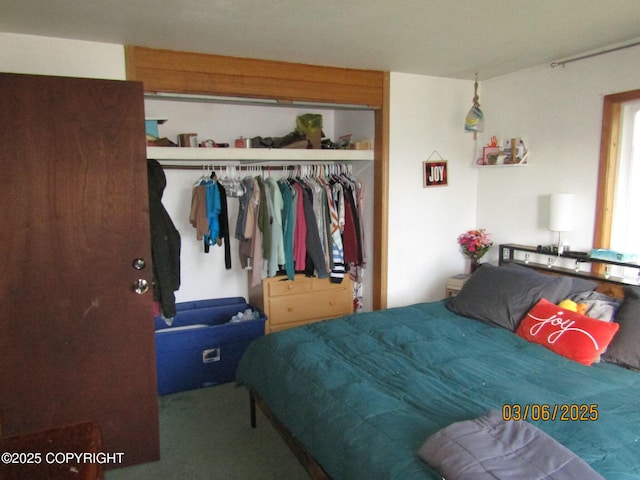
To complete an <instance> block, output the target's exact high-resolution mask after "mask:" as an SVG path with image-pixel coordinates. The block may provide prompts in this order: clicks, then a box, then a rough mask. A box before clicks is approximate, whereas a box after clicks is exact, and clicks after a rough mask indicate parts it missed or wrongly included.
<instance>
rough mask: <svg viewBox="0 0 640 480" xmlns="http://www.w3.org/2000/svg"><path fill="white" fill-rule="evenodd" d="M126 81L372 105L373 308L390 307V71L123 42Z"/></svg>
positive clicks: (176, 89) (160, 88) (148, 88)
mask: <svg viewBox="0 0 640 480" xmlns="http://www.w3.org/2000/svg"><path fill="white" fill-rule="evenodd" d="M125 62H126V71H127V80H134V81H140V82H142V83H143V87H144V90H145V92H166V93H187V94H205V95H220V96H232V97H245V98H262V99H275V100H279V101H283V102H292V101H302V102H321V103H330V104H336V105H337V106H338V105H340V104H342V105H362V106H366V107H368V108H371V109H373V110H374V116H375V118H374V125H375V141H374V192H373V194H374V212H373V218H374V220H373V235H374V238H373V249H374V251H373V255H372V256H373V285H372V289H373V299H372V300H373V309H374V310H379V309H383V308H386V307H387V261H388V253H387V249H388V206H389V201H388V195H389V73H388V72H382V71H376V70H356V69H348V68H337V67H323V66H317V65H304V64H297V63H288V62H276V61H270V60H257V59H248V58H237V57H225V56H220V55H209V54H202V53H192V52H178V51H172V50H159V49H151V48H146V47H138V46H130V45H127V46H125Z"/></svg>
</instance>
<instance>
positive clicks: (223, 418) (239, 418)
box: [105, 383, 309, 480]
mask: <svg viewBox="0 0 640 480" xmlns="http://www.w3.org/2000/svg"><path fill="white" fill-rule="evenodd" d="M159 406H160V454H161V459H160V461H158V462H150V463H145V464H142V465H134V466H132V467H126V468H119V469H113V470H108V471H107V472H106V475H105V477H106V480H134V479H135V480H147V479H169V480H181V479H189V480H246V479H251V480H254V479H255V480H271V479H274V480H276V479H277V480H281V479H287V480H308V479H309V476H308V475H307V473H306V471H305V470H304V468H302V466H301V465H300V464H299V463H298V461H297V460H296V458H295V457H294V456H293V454H292V453H291V452H290V450H289V448H288V447H287V446H286V444H285V443H284V441H283V440H282V439H281V438H280V435H279V434H278V432H277V431H276V430H275V429H274V428H273V427H272V426H271V423H270V422H269V420H267V419H266V418H265V417H264V415H262V412H260V410H259V409H257V410H258V417H257V420H258V426H257V428H256V429H252V428H251V425H250V423H249V395H248V393H247V391H246V390H245V389H244V388H237V387H236V386H235V384H234V383H227V384H224V385H218V386H215V387H209V388H202V389H199V390H191V391H188V392H180V393H174V394H171V395H164V396H162V397H160V398H159Z"/></svg>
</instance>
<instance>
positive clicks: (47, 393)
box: [0, 74, 159, 468]
mask: <svg viewBox="0 0 640 480" xmlns="http://www.w3.org/2000/svg"><path fill="white" fill-rule="evenodd" d="M144 130H145V128H144V105H143V91H142V85H141V84H139V83H134V82H121V81H107V80H92V79H72V78H62V77H44V76H32V75H13V74H0V218H1V219H2V221H1V228H0V295H1V297H0V298H1V300H2V308H1V309H0V421H1V422H2V431H3V434H5V435H12V434H18V433H23V432H30V431H35V430H39V429H43V428H49V427H52V426H60V425H65V424H70V423H74V422H79V421H95V422H97V423H98V424H99V425H100V427H101V429H102V435H103V445H104V450H105V452H113V453H116V452H118V453H120V452H121V453H124V456H123V460H124V462H123V464H134V463H140V462H144V461H149V460H155V459H157V458H158V457H159V436H158V404H157V390H156V374H155V346H154V337H153V322H152V294H151V292H150V291H149V292H147V293H145V294H136V293H134V292H133V290H132V285H133V283H134V282H135V281H136V280H137V279H143V280H146V281H147V282H149V284H150V283H151V276H152V268H151V255H150V241H149V219H148V194H147V173H146V160H145V131H144ZM136 258H143V259H144V260H145V261H146V262H147V266H146V267H145V268H144V269H143V270H140V271H138V270H135V269H134V268H133V266H132V262H133V260H134V259H136ZM110 466H114V465H108V466H107V468H108V467H110Z"/></svg>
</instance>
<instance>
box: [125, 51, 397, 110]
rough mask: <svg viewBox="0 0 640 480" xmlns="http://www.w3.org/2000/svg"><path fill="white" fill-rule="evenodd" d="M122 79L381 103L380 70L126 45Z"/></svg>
mask: <svg viewBox="0 0 640 480" xmlns="http://www.w3.org/2000/svg"><path fill="white" fill-rule="evenodd" d="M126 68H127V79H128V80H137V81H141V82H143V83H144V89H145V91H147V92H176V93H189V94H211V95H228V96H238V97H253V98H272V99H277V100H281V101H282V100H287V101H294V102H295V101H303V102H328V103H337V104H353V105H364V106H367V107H369V108H372V109H377V108H380V107H382V105H383V90H384V88H383V86H384V82H385V72H382V71H376V70H356V69H349V68H337V67H321V66H313V65H304V64H297V63H288V62H276V61H271V60H256V59H247V58H238V57H227V56H220V55H210V54H201V53H190V52H176V51H172V50H159V49H152V48H146V47H137V46H127V47H126Z"/></svg>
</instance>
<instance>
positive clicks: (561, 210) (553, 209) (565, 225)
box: [549, 193, 573, 232]
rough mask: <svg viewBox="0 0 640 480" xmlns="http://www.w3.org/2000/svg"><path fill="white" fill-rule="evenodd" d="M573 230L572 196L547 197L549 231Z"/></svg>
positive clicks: (562, 194)
mask: <svg viewBox="0 0 640 480" xmlns="http://www.w3.org/2000/svg"><path fill="white" fill-rule="evenodd" d="M572 228H573V194H572V193H552V194H551V195H549V230H551V231H553V232H569V231H571V229H572Z"/></svg>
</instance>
